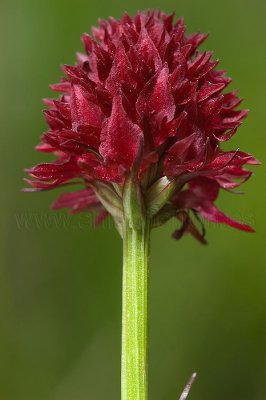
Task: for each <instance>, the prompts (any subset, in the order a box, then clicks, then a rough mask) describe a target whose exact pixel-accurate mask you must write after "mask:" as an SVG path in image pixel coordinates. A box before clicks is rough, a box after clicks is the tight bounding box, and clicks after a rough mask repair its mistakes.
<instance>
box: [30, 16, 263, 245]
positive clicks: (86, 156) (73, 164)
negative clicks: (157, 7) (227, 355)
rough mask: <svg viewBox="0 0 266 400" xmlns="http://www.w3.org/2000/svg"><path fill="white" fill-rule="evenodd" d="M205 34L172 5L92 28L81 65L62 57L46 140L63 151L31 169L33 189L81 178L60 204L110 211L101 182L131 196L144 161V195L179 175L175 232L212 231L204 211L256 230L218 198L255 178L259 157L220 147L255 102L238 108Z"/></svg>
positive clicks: (172, 205) (171, 205) (43, 147)
mask: <svg viewBox="0 0 266 400" xmlns="http://www.w3.org/2000/svg"><path fill="white" fill-rule="evenodd" d="M206 37H207V35H204V34H201V33H195V34H192V35H187V34H185V26H184V22H183V19H182V18H180V19H179V20H178V21H177V22H174V16H173V15H169V16H168V15H165V14H164V13H162V12H154V11H147V12H139V13H138V14H137V15H136V16H134V17H130V16H128V15H127V14H125V15H124V16H123V17H122V19H121V20H115V19H113V18H109V21H108V22H106V21H102V20H101V21H99V27H98V28H93V36H89V35H88V34H84V35H83V36H82V42H83V45H84V48H85V54H78V56H77V58H78V61H77V64H76V65H75V66H69V65H65V66H63V71H64V73H65V75H66V77H65V78H62V80H61V82H60V83H58V84H55V85H51V88H52V89H53V90H54V91H58V92H62V93H63V94H62V95H61V96H60V97H59V98H58V99H56V100H51V99H46V100H45V103H46V105H47V106H48V107H49V108H48V110H45V111H44V114H45V117H46V120H47V123H48V125H49V130H48V131H47V132H46V133H45V134H44V135H43V137H42V141H41V144H40V145H39V146H37V150H39V151H43V152H52V153H54V154H55V155H56V157H57V159H56V161H55V162H52V163H45V164H39V165H37V166H35V167H33V168H31V169H29V170H28V173H29V175H30V177H31V178H33V180H27V182H28V183H30V185H32V186H33V189H31V190H37V191H39V190H46V189H51V188H55V187H59V186H62V185H68V184H70V183H75V182H82V184H84V186H85V187H84V189H82V190H78V191H76V192H68V193H65V194H63V195H61V196H60V197H59V199H58V200H57V201H56V202H55V204H54V205H53V208H55V209H59V208H63V207H66V208H69V209H70V210H71V212H77V211H84V210H95V209H96V210H99V212H100V216H99V218H100V219H102V218H103V217H104V216H105V215H106V211H105V209H104V207H103V206H102V202H100V201H99V196H98V195H97V191H96V192H95V190H94V183H95V182H104V183H105V184H106V186H109V188H110V189H112V190H113V191H114V192H116V194H117V196H122V191H123V185H124V182H125V179H126V178H127V176H128V175H129V173H130V172H131V171H132V169H134V168H135V169H136V165H137V173H136V176H135V180H136V182H137V184H139V185H140V187H141V191H142V194H143V198H144V203H145V201H146V200H145V199H146V197H145V196H146V193H148V192H149V189H150V188H151V187H152V186H153V185H156V182H157V181H158V180H160V178H163V177H167V178H168V179H169V181H171V182H172V181H173V180H174V181H175V182H178V183H179V184H178V185H177V186H176V190H175V191H174V192H173V193H172V195H171V196H170V198H169V199H167V201H166V204H165V205H164V207H163V209H164V210H166V208H167V207H168V214H169V210H171V212H170V214H171V215H170V214H169V216H173V215H175V216H177V218H178V219H180V220H181V228H180V229H179V230H178V231H176V232H175V233H174V237H176V238H179V237H181V236H182V234H183V233H184V232H190V233H192V234H193V235H194V236H195V237H197V238H198V239H200V240H201V241H204V239H203V235H202V234H201V233H199V232H198V230H197V228H196V225H195V223H194V222H193V219H195V218H196V219H197V218H198V214H200V215H202V216H203V217H204V218H206V219H208V220H210V221H214V222H218V223H226V224H228V225H231V226H233V227H236V228H239V229H243V230H246V231H251V230H252V229H251V228H250V227H249V226H247V225H244V224H240V223H238V222H235V221H233V220H231V219H230V218H228V217H226V216H225V215H224V214H223V213H222V212H221V211H219V210H218V209H217V208H216V207H215V205H214V202H215V200H216V199H217V197H218V193H219V190H220V189H225V190H231V189H234V188H236V187H237V186H239V185H240V183H242V182H243V181H246V180H247V179H248V178H249V177H250V175H251V172H249V171H247V170H246V169H245V168H244V165H245V164H256V163H257V161H256V160H255V159H254V158H253V157H252V156H251V155H250V154H246V153H243V152H241V151H223V150H222V149H221V146H220V143H221V142H224V141H227V140H229V139H230V138H231V137H232V136H233V135H234V134H235V133H236V131H237V129H238V127H239V125H240V124H241V121H242V120H243V118H244V117H245V116H246V114H247V110H238V106H239V104H240V103H241V99H239V98H238V97H237V94H236V91H233V92H226V93H225V94H222V92H223V90H224V89H225V88H226V87H227V86H228V85H229V83H230V82H231V79H230V78H228V77H226V76H225V73H224V71H220V70H216V69H215V67H216V65H217V63H218V62H217V61H216V60H212V52H199V51H198V46H199V45H200V44H201V43H202V42H203V41H204V40H205V39H206ZM146 206H147V204H146ZM158 211H159V210H158ZM168 214H167V215H168ZM162 218H163V216H162Z"/></svg>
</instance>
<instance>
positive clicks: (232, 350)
mask: <svg viewBox="0 0 266 400" xmlns="http://www.w3.org/2000/svg"><path fill="white" fill-rule="evenodd" d="M265 4H266V3H265V0H245V1H243V0H223V1H222V2H216V1H213V0H201V1H198V0H188V1H178V0H175V1H173V0H164V1H158V0H153V1H152V0H150V1H148V0H143V1H140V0H134V1H131V0H124V1H122V0H109V1H107V0H99V1H94V2H92V1H88V0H87V1H85V0H75V1H74V2H73V1H67V0H65V1H63V0H46V1H41V0H40V1H36V0H23V1H21V0H1V2H0V42H1V45H0V49H1V62H0V88H1V89H0V127H1V133H0V135H1V157H0V163H1V169H0V177H1V198H0V202H1V206H0V216H1V220H0V224H1V237H0V259H1V269H0V399H1V400H85V399H86V400H87V399H91V400H103V399H105V400H106V399H119V398H120V392H119V390H120V389H119V385H120V314H121V299H120V297H121V295H120V292H121V241H120V238H119V237H118V235H117V234H116V232H115V230H114V228H113V227H112V226H111V224H107V225H105V226H102V227H100V228H99V227H98V228H93V226H92V220H91V218H90V216H88V215H84V214H83V215H76V216H68V215H67V213H65V212H60V213H53V212H51V211H50V210H49V205H50V203H51V202H52V201H53V200H54V199H55V198H56V196H57V194H58V193H56V192H47V193H42V194H25V193H21V192H20V189H21V187H22V186H23V183H22V178H23V176H24V173H23V169H24V168H25V167H30V166H32V165H33V164H34V163H37V162H41V161H43V155H42V154H38V153H36V152H34V151H33V147H34V145H35V144H36V143H37V142H38V140H39V136H40V134H41V132H42V131H44V129H45V123H44V119H43V116H42V113H41V109H42V108H43V105H42V103H41V98H42V97H47V96H50V95H51V92H50V90H49V89H48V84H49V83H54V82H57V81H58V79H59V77H60V76H61V72H60V68H59V65H60V64H62V63H73V62H74V53H75V51H78V50H81V44H80V41H79V37H80V35H81V33H82V32H84V31H88V30H89V29H90V26H91V25H93V24H96V23H97V18H98V17H102V18H106V17H108V16H109V15H112V16H114V17H119V16H120V15H121V13H122V12H123V11H124V10H127V11H128V12H129V13H131V14H132V13H135V12H136V11H137V10H138V9H145V8H149V7H151V8H163V9H164V10H165V11H167V12H172V11H173V10H175V11H176V13H177V15H183V16H184V17H185V20H186V24H187V27H188V31H189V32H192V31H197V30H200V31H205V32H209V33H210V34H211V35H210V37H209V39H208V41H207V43H206V47H207V48H209V49H214V50H215V56H216V57H218V58H220V59H221V66H222V67H223V68H225V69H227V70H228V73H229V75H230V76H232V77H233V78H234V81H233V85H234V87H236V88H239V89H240V95H241V96H243V97H245V98H246V101H245V106H246V107H248V108H250V110H251V112H250V115H249V118H248V119H247V120H246V121H245V123H244V125H243V126H242V127H241V128H240V130H239V133H238V134H237V135H236V136H235V137H234V139H232V140H231V144H230V146H231V147H232V148H233V147H234V148H236V147H240V148H241V149H242V150H244V151H249V152H251V153H253V154H255V155H256V157H257V158H259V159H260V160H261V161H262V162H263V164H262V166H260V167H258V168H255V170H256V171H255V176H254V177H253V178H252V179H251V180H250V181H249V182H248V183H246V184H245V186H244V190H245V192H246V194H245V196H234V195H231V194H223V195H222V196H221V198H220V199H219V205H220V206H221V208H222V209H223V210H224V211H226V212H228V213H230V214H231V215H232V216H233V217H235V218H238V219H240V220H242V221H244V222H247V223H251V224H252V225H253V226H254V227H255V228H256V230H257V233H256V234H247V233H242V232H239V231H236V230H233V229H231V228H229V227H222V226H219V227H218V226H216V225H212V226H211V225H210V224H207V228H208V239H209V245H208V246H207V247H202V246H201V245H199V244H198V243H196V242H194V241H193V239H191V238H189V237H186V238H184V239H183V240H182V241H181V242H175V241H174V240H172V239H171V237H170V233H171V232H172V230H173V229H174V223H172V222H171V223H169V224H168V225H167V226H165V227H164V228H162V229H160V230H157V231H154V233H153V238H152V257H151V274H150V275H151V279H150V314H151V316H150V399H152V400H159V399H160V400H174V399H177V398H178V395H179V394H180V392H181V390H182V387H183V386H184V384H185V381H186V380H187V378H188V377H189V376H190V374H191V373H192V372H193V371H197V372H198V379H197V382H196V383H195V386H194V387H193V390H192V392H191V396H190V399H191V400H202V399H204V400H213V399H215V400H240V399H241V400H251V399H252V400H263V399H265V398H266V262H265V251H266V250H265V249H266V241H265V238H266V235H265V226H266V216H265V209H266V196H265V194H266V190H265V185H266V169H265V168H266V167H265V165H266V164H265V162H266V156H265V148H266V147H265V145H266V140H265V133H266V132H265V123H266V118H265V67H266V48H265V37H266V24H265V17H266V5H265ZM228 146H229V144H228Z"/></svg>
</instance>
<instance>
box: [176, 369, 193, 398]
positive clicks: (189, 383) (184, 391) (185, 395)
mask: <svg viewBox="0 0 266 400" xmlns="http://www.w3.org/2000/svg"><path fill="white" fill-rule="evenodd" d="M196 377H197V374H196V372H194V373H193V374H192V375H191V378H190V379H189V381H188V383H187V384H186V386H185V389H184V390H183V392H182V394H181V396H180V397H179V400H186V398H187V397H188V394H189V392H190V389H191V386H192V385H193V383H194V381H195V379H196Z"/></svg>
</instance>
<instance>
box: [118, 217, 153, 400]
mask: <svg viewBox="0 0 266 400" xmlns="http://www.w3.org/2000/svg"><path fill="white" fill-rule="evenodd" d="M149 241H150V227H149V223H148V222H147V221H145V220H144V221H143V224H142V225H141V226H140V227H138V228H135V229H133V228H131V227H130V226H129V223H128V222H127V221H126V222H125V224H124V232H123V313H122V360H121V399H122V400H147V393H148V388H147V386H148V385H147V380H148V368H147V325H148V321H147V320H148V318H147V315H148V313H147V305H148V251H149Z"/></svg>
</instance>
